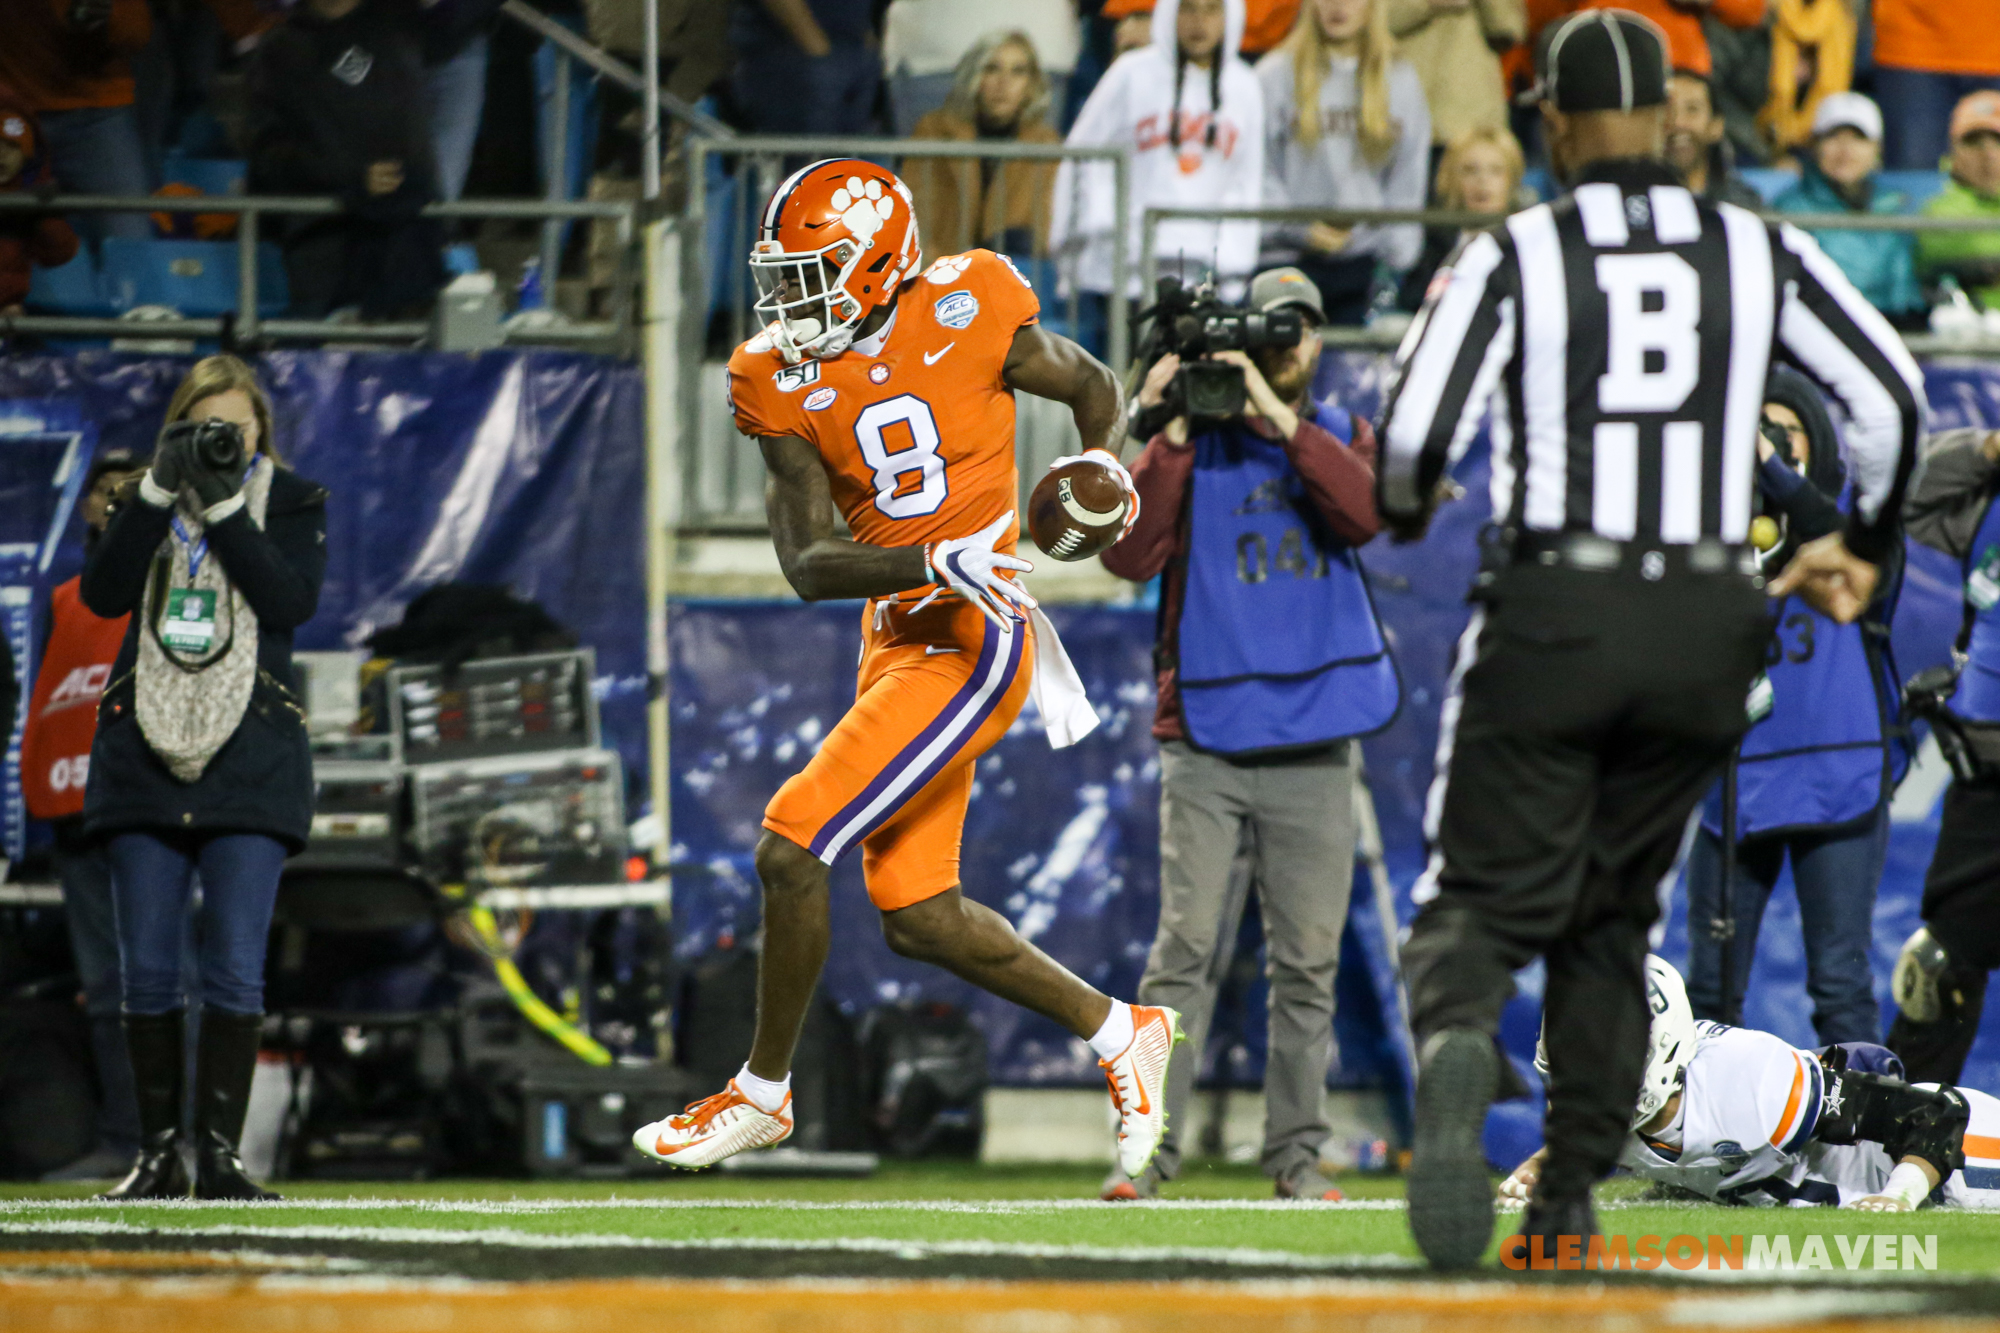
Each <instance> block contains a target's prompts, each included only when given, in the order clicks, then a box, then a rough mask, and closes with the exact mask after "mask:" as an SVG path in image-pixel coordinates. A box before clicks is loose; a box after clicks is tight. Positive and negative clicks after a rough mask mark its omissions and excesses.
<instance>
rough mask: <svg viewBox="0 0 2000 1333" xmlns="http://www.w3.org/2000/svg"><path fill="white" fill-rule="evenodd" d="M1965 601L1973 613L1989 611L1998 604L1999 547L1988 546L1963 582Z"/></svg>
mask: <svg viewBox="0 0 2000 1333" xmlns="http://www.w3.org/2000/svg"><path fill="white" fill-rule="evenodd" d="M1965 600H1966V601H1968V602H1971V603H1972V609H1973V610H1975V611H1991V610H1992V609H1993V607H1994V605H1995V603H2000V546H1989V547H1987V548H1986V550H1985V553H1984V554H1982V555H1981V556H1980V557H1979V563H1978V564H1977V565H1975V566H1974V567H1973V570H1972V573H1971V574H1969V575H1968V576H1967V577H1966V580H1965Z"/></svg>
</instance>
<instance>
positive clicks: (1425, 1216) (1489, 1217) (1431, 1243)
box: [1408, 1028, 1500, 1272]
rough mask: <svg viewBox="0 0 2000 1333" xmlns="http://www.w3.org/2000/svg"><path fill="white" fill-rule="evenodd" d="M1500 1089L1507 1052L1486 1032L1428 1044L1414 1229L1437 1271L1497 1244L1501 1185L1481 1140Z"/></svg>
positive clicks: (1449, 1033) (1411, 1184) (1413, 1167)
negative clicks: (1496, 1189) (1496, 1193)
mask: <svg viewBox="0 0 2000 1333" xmlns="http://www.w3.org/2000/svg"><path fill="white" fill-rule="evenodd" d="M1499 1086H1500V1056H1499V1052H1497V1051H1495V1050H1494V1048H1493V1039H1492V1038H1491V1037H1489V1036H1487V1035H1486V1034H1485V1033H1483V1032H1477V1031H1474V1030H1473V1029H1471V1028H1447V1029H1446V1030H1444V1031H1443V1032H1439V1033H1436V1034H1435V1035H1433V1036H1431V1037H1430V1038H1429V1039H1428V1040H1427V1041H1425V1043H1424V1052H1423V1064H1422V1067H1421V1068H1420V1069H1419V1070H1418V1071H1417V1126H1416V1128H1417V1141H1416V1144H1415V1150H1414V1152H1413V1153H1412V1154H1411V1158H1410V1176H1409V1181H1408V1192H1409V1199H1410V1211H1409V1218H1410V1232H1411V1234H1412V1235H1413V1236H1414V1237H1415V1238H1416V1242H1417V1248H1418V1249H1419V1250H1422V1251H1423V1253H1424V1258H1426V1259H1428V1260H1430V1263H1431V1267H1432V1268H1436V1269H1440V1270H1443V1271H1446V1272H1449V1271H1452V1270H1454V1269H1462V1268H1471V1267H1472V1266H1473V1265H1474V1264H1476V1263H1478V1262H1479V1256H1480V1255H1482V1254H1484V1253H1486V1247H1487V1246H1488V1245H1489V1244H1491V1243H1492V1241H1493V1185H1492V1182H1491V1181H1490V1180H1489V1179H1488V1177H1487V1174H1486V1155H1485V1153H1484V1151H1483V1150H1482V1149H1481V1147H1480V1141H1479V1139H1480V1133H1481V1131H1482V1130H1483V1129H1484V1128H1485V1126H1486V1108H1487V1106H1488V1105H1489V1104H1490V1103H1491V1102H1492V1100H1493V1095H1494V1093H1495V1092H1496V1091H1498V1089H1499Z"/></svg>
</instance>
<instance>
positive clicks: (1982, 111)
mask: <svg viewBox="0 0 2000 1333" xmlns="http://www.w3.org/2000/svg"><path fill="white" fill-rule="evenodd" d="M1976 130H1988V131H1990V132H1992V133H1994V134H2000V93H1996V92H1994V91H1993V90H1992V89H1990V88H1984V89H1981V90H1980V91H1979V92H1976V93H1971V94H1969V95H1968V96H1967V97H1966V98H1965V99H1964V100H1963V101H1961V102H1960V103H1959V104H1958V105H1957V106H1955V107H1953V108H1952V112H1951V141H1952V142H1953V143H1957V142H1958V141H1959V140H1960V139H1963V138H1964V137H1965V136H1966V135H1968V134H1971V133H1973V132H1974V131H1976Z"/></svg>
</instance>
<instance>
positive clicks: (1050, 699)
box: [1028, 607, 1098, 750]
mask: <svg viewBox="0 0 2000 1333" xmlns="http://www.w3.org/2000/svg"><path fill="white" fill-rule="evenodd" d="M1028 615H1029V616H1030V617H1031V618H1032V619H1033V622H1034V626H1035V678H1034V680H1033V682H1031V683H1030V684H1029V686H1028V697H1029V698H1030V699H1032V700H1034V704H1035V711H1036V712H1037V713H1040V714H1041V715H1042V727H1043V729H1044V730H1045V731H1046V732H1047V733H1048V737H1049V747H1050V748H1051V749H1055V750H1060V749H1063V748H1064V747H1066V746H1071V745H1074V744H1076V743H1077V742H1078V741H1080V740H1082V739H1083V738H1084V737H1085V736H1088V735H1089V734H1090V733H1091V732H1093V731H1095V730H1097V723H1098V717H1097V710H1096V709H1095V708H1092V707H1091V706H1090V698H1089V696H1088V695H1086V694H1085V693H1084V692H1083V678H1082V677H1081V676H1078V675H1077V674H1076V668H1075V667H1074V666H1072V665H1070V660H1069V654H1068V653H1066V652H1064V651H1063V646H1062V639H1061V638H1060V637H1058V636H1057V634H1056V627H1055V626H1054V625H1052V624H1050V623H1049V618H1048V617H1047V616H1046V615H1044V614H1042V611H1041V609H1040V608H1039V607H1038V608H1036V609H1035V610H1033V611H1030V612H1029V613H1028Z"/></svg>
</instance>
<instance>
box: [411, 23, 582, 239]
mask: <svg viewBox="0 0 2000 1333" xmlns="http://www.w3.org/2000/svg"><path fill="white" fill-rule="evenodd" d="M571 77H573V78H577V77H580V76H579V75H577V74H576V73H575V72H574V71H572V75H571ZM424 93H425V95H426V97H427V99H428V100H429V102H430V107H431V151H432V152H433V153H434V154H435V155H436V157H437V172H438V197H439V198H441V199H445V200H452V199H456V198H458V196H459V195H460V194H461V193H463V192H464V190H465V174H466V172H468V171H470V170H472V146H473V145H474V144H475V143H477V142H478V141H479V117H480V113H481V112H483V111H484V110H485V109H486V34H485V33H483V32H482V33H480V34H479V35H478V36H476V37H474V38H473V39H472V40H471V41H469V42H467V43H466V44H465V49H464V50H463V51H460V52H459V53H458V54H457V55H455V56H453V57H452V58H451V59H449V60H447V61H445V62H444V63H443V64H442V65H432V66H431V67H430V68H428V69H426V70H425V71H424Z"/></svg>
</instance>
